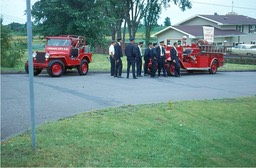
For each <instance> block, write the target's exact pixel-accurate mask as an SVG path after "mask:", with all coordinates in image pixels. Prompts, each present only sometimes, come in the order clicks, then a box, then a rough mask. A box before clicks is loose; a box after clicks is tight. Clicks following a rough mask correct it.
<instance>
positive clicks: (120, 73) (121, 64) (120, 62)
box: [118, 59, 123, 76]
mask: <svg viewBox="0 0 256 168" xmlns="http://www.w3.org/2000/svg"><path fill="white" fill-rule="evenodd" d="M122 71H123V62H122V60H121V59H120V61H119V70H118V75H119V76H122Z"/></svg>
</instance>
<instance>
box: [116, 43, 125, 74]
mask: <svg viewBox="0 0 256 168" xmlns="http://www.w3.org/2000/svg"><path fill="white" fill-rule="evenodd" d="M121 44H122V38H118V39H117V43H116V45H115V47H114V48H115V54H114V57H115V64H116V66H115V74H114V77H118V78H122V69H123V63H122V59H121V57H122V56H123V52H122V46H121Z"/></svg>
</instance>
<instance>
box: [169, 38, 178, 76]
mask: <svg viewBox="0 0 256 168" xmlns="http://www.w3.org/2000/svg"><path fill="white" fill-rule="evenodd" d="M177 46H178V43H177V42H174V43H173V47H172V49H171V54H170V57H171V60H172V62H173V63H174V64H175V69H174V76H175V77H180V61H179V57H178V50H177Z"/></svg>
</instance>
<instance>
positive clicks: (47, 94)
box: [1, 72, 256, 140]
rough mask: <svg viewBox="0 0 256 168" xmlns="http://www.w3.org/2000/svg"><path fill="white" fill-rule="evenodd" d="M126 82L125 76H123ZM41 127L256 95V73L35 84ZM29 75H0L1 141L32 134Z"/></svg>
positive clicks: (91, 77) (94, 76)
mask: <svg viewBox="0 0 256 168" xmlns="http://www.w3.org/2000/svg"><path fill="white" fill-rule="evenodd" d="M123 76H125V74H123ZM34 88H35V112H36V123H37V125H39V124H43V123H45V122H47V121H53V120H58V119H60V118H65V117H68V116H73V115H76V114H79V113H82V112H85V111H91V110H97V109H102V108H106V107H112V106H121V105H127V104H150V103H159V102H168V101H179V100H195V99H218V98H233V97H240V96H252V95H256V72H218V73H217V74H215V75H209V74H207V73H205V74H193V75H189V74H186V75H183V76H182V77H181V78H174V77H168V78H164V77H160V78H155V79H152V78H150V77H142V78H139V79H137V80H134V79H126V78H122V79H118V78H113V77H111V76H110V75H108V74H106V73H89V74H88V75H87V76H79V75H77V73H76V72H71V73H68V74H66V75H64V76H62V77H60V78H51V77H49V76H48V75H47V74H40V75H39V76H37V77H35V78H34ZM29 109H30V108H29V78H28V75H27V74H4V75H1V140H4V139H7V138H8V137H10V136H13V135H16V134H18V133H20V132H23V131H25V130H27V129H29V128H30V125H31V124H30V110H29Z"/></svg>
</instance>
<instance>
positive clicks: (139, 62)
mask: <svg viewBox="0 0 256 168" xmlns="http://www.w3.org/2000/svg"><path fill="white" fill-rule="evenodd" d="M142 46H143V41H141V42H139V43H138V46H136V47H135V53H136V70H137V77H142V76H141V69H142Z"/></svg>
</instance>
